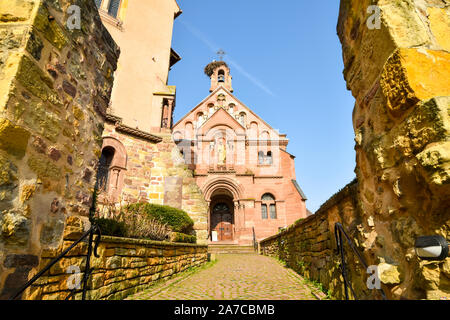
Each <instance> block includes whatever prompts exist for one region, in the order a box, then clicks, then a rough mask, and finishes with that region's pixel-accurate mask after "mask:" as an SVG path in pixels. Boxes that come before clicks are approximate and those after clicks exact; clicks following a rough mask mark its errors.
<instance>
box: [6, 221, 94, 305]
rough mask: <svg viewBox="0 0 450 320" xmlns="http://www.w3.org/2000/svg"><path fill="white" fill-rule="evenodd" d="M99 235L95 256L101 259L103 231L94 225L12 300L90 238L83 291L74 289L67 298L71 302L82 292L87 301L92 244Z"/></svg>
mask: <svg viewBox="0 0 450 320" xmlns="http://www.w3.org/2000/svg"><path fill="white" fill-rule="evenodd" d="M95 234H96V235H97V238H96V239H95V246H94V256H95V257H96V258H99V257H100V256H99V255H98V253H97V248H98V245H99V243H100V238H101V236H102V234H101V230H100V228H99V227H98V225H96V224H93V225H92V226H91V228H90V229H89V230H88V231H86V232H85V233H84V234H83V235H82V236H81V238H80V239H78V240H77V241H75V242H74V243H73V244H72V245H71V246H70V247H69V248H67V249H66V250H64V251H63V252H62V253H61V254H60V255H59V256H57V257H56V258H54V259H53V260H52V261H51V262H50V263H49V264H47V265H46V266H45V268H43V269H42V270H41V271H39V272H38V273H37V274H36V275H35V276H34V277H33V278H31V279H30V280H29V281H28V282H27V283H25V284H24V285H23V286H22V287H21V288H20V289H19V290H18V291H17V292H16V293H15V294H14V295H13V296H12V297H11V298H10V300H16V299H17V298H18V297H19V296H20V295H21V294H22V293H23V292H24V291H25V290H26V289H27V288H28V287H30V286H31V285H32V284H33V283H34V282H36V280H38V279H39V278H40V277H42V276H43V275H44V274H45V273H46V272H47V271H49V270H50V268H51V267H52V266H53V265H55V264H56V263H57V262H59V261H60V260H61V259H62V258H64V257H65V256H66V255H67V254H68V253H69V252H70V251H71V250H72V249H73V248H75V247H76V246H77V245H78V244H79V243H80V242H82V241H83V240H84V239H86V238H87V237H89V240H88V252H87V254H86V266H85V270H84V275H83V287H82V289H76V288H75V289H74V290H72V291H71V293H70V294H69V295H68V296H67V297H66V300H69V299H70V298H71V297H73V296H74V295H75V294H76V293H79V292H82V296H81V299H82V300H85V299H86V290H87V282H88V279H89V275H90V274H91V273H92V271H93V269H91V268H90V262H91V255H92V242H93V238H94V235H95Z"/></svg>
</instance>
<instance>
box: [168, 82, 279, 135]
mask: <svg viewBox="0 0 450 320" xmlns="http://www.w3.org/2000/svg"><path fill="white" fill-rule="evenodd" d="M221 89H222V90H224V91H225V92H226V93H227V94H228V95H230V96H231V97H232V98H233V99H234V100H236V102H237V103H238V104H240V105H241V106H242V107H244V108H245V109H247V111H248V112H250V113H251V114H252V115H254V116H255V117H256V118H257V119H259V120H260V121H261V122H262V123H263V124H265V125H266V126H267V127H268V128H269V129H270V130H272V131H274V132H276V133H277V135H279V136H280V137H281V136H283V134H281V133H279V132H277V131H276V130H275V129H274V128H272V126H271V125H269V124H268V123H267V122H266V121H264V120H263V119H262V118H261V117H260V116H258V115H257V114H256V113H255V112H253V111H252V109H250V108H249V107H247V105H245V104H244V103H243V102H242V101H241V100H239V99H238V98H237V97H236V96H235V95H234V94H233V93H231V92H230V91H229V90H228V89H227V88H225V87H223V86H221V85H220V86H218V87H217V88H216V89H215V90H214V91H213V92H211V93H210V94H209V95H208V96H207V97H206V98H205V99H203V100H202V101H201V102H200V103H199V104H197V105H196V106H195V107H194V108H192V109H191V110H190V111H189V112H188V113H186V114H185V115H184V116H183V117H182V118H181V119H180V120H178V121H177V122H176V123H175V124H174V125H173V127H176V126H177V125H178V124H179V123H181V122H182V121H183V120H184V119H185V118H186V117H187V116H189V115H190V114H191V113H193V112H194V111H195V110H196V109H198V108H199V107H201V106H202V105H203V104H204V103H205V102H206V101H207V100H209V99H210V98H211V97H212V96H214V95H215V94H216V93H217V92H218V91H219V90H221ZM286 140H287V139H286Z"/></svg>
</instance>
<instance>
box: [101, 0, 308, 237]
mask: <svg viewBox="0 0 450 320" xmlns="http://www.w3.org/2000/svg"><path fill="white" fill-rule="evenodd" d="M96 4H97V7H98V9H99V13H100V17H101V19H102V21H103V23H104V25H105V27H106V28H107V29H108V31H109V33H110V34H111V36H112V38H113V39H114V41H115V42H116V43H117V44H118V45H119V47H120V50H121V54H120V57H119V61H118V64H117V70H116V72H115V73H114V79H115V81H114V86H113V89H112V94H111V102H110V104H109V105H108V106H104V105H97V109H99V110H101V111H102V112H104V113H105V120H106V123H105V127H104V131H103V137H102V138H103V146H102V150H101V155H100V164H99V168H98V174H97V187H98V189H99V196H98V201H99V203H100V206H99V207H102V205H103V207H104V208H105V207H108V206H106V205H108V204H111V203H113V204H116V205H117V204H122V205H126V204H127V203H132V202H136V201H143V202H150V203H156V204H162V205H169V206H172V207H176V208H180V209H183V210H185V211H186V212H187V213H188V214H189V215H190V216H191V217H192V219H193V220H194V232H195V234H196V236H197V240H198V242H199V243H208V242H210V241H213V242H216V241H217V242H220V241H222V242H231V243H236V244H249V243H251V242H252V241H253V234H254V233H255V235H256V237H257V238H258V239H262V238H265V237H267V236H270V235H272V234H274V233H276V232H278V230H279V228H280V227H284V226H287V225H289V224H291V223H292V222H294V221H295V220H297V219H299V218H303V217H305V216H306V207H305V200H306V197H305V196H304V195H303V193H302V191H301V189H300V187H299V185H298V183H297V182H296V180H295V179H296V178H295V168H294V157H293V156H292V155H290V154H289V153H288V152H287V151H286V146H287V143H288V140H287V139H286V135H282V134H279V133H278V132H277V131H276V130H274V129H272V128H271V127H270V126H269V125H268V124H267V123H266V122H264V121H263V120H262V119H260V118H259V117H258V116H257V115H256V114H254V113H253V112H252V111H251V110H250V109H249V108H247V107H246V106H245V105H244V104H242V103H241V102H240V101H239V100H237V98H235V97H234V96H233V95H232V92H233V89H232V87H231V75H230V70H229V69H228V67H227V66H226V64H225V63H223V62H219V63H215V64H214V63H213V64H211V65H209V66H208V68H209V69H208V70H210V72H211V73H210V74H209V75H210V76H211V88H210V91H211V94H210V96H209V97H208V98H206V99H205V101H203V102H202V103H201V104H200V105H199V106H197V107H196V108H194V110H192V111H191V112H190V113H189V114H188V115H186V116H185V117H184V118H183V119H182V120H181V121H179V122H178V123H177V124H176V125H175V126H174V121H173V111H174V109H175V106H176V87H175V86H173V85H170V84H169V71H170V69H171V68H172V67H173V66H174V65H175V64H176V63H177V62H178V61H179V60H180V59H181V57H180V56H179V55H178V54H177V53H176V52H175V50H173V49H172V46H171V42H172V32H173V23H174V20H175V19H176V18H177V17H178V16H180V14H181V13H182V11H181V9H180V7H179V6H178V4H177V2H176V1H175V0H170V1H165V0H164V1H162V0H158V1H140V0H128V1H116V0H97V1H96ZM154 30H158V32H156V33H155V32H154ZM216 65H217V68H212V67H214V66H216ZM173 132H175V133H174V136H173ZM174 139H176V140H174ZM186 142H187V143H188V145H187V146H188V147H187V148H185V146H186ZM177 145H178V147H180V148H181V152H180V150H179V148H178V147H177ZM213 153H214V155H217V156H218V158H217V159H216V158H214V159H215V162H214V161H213V162H209V161H206V160H207V159H209V158H208V156H210V155H211V154H213ZM203 155H204V156H206V158H204V157H202V156H203ZM197 160H198V162H197Z"/></svg>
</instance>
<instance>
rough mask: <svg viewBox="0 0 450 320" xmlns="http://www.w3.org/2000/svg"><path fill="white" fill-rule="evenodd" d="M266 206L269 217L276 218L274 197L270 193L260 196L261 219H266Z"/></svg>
mask: <svg viewBox="0 0 450 320" xmlns="http://www.w3.org/2000/svg"><path fill="white" fill-rule="evenodd" d="M267 208H269V212H270V219H277V206H276V202H275V197H274V196H273V195H272V194H270V193H265V194H264V195H263V196H262V198H261V215H262V217H263V219H267ZM264 217H266V218H264Z"/></svg>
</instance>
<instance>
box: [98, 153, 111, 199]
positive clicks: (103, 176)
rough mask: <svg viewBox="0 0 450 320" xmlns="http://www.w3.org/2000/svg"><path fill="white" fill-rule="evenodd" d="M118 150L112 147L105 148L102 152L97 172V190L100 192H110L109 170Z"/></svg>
mask: <svg viewBox="0 0 450 320" xmlns="http://www.w3.org/2000/svg"><path fill="white" fill-rule="evenodd" d="M115 152H116V150H114V148H112V147H105V148H104V149H103V150H102V155H101V157H100V161H99V166H98V171H97V186H96V187H97V189H98V190H99V191H108V185H109V168H110V166H111V163H112V161H113V159H114V153H115Z"/></svg>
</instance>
